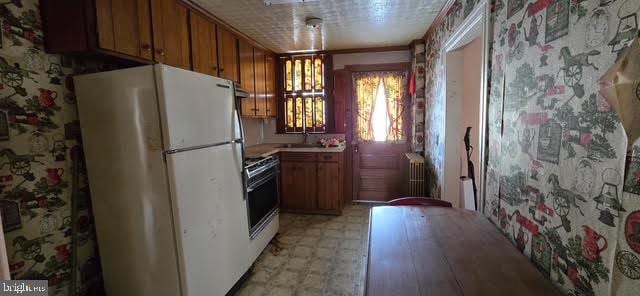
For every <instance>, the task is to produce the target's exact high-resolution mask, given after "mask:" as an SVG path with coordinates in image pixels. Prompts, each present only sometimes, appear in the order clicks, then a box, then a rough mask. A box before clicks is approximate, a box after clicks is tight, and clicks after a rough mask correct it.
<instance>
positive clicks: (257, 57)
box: [253, 48, 267, 117]
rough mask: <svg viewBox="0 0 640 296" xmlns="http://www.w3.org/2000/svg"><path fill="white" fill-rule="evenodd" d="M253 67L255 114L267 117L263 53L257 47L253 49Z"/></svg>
mask: <svg viewBox="0 0 640 296" xmlns="http://www.w3.org/2000/svg"><path fill="white" fill-rule="evenodd" d="M253 59H254V64H253V66H254V67H253V68H254V71H255V89H256V108H255V109H256V116H257V117H267V99H266V97H267V94H266V92H267V86H266V76H265V70H266V69H265V54H264V51H263V50H261V49H259V48H254V49H253Z"/></svg>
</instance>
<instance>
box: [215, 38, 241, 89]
mask: <svg viewBox="0 0 640 296" xmlns="http://www.w3.org/2000/svg"><path fill="white" fill-rule="evenodd" d="M218 59H219V60H220V77H222V78H224V79H229V80H231V81H233V82H235V83H240V76H239V75H238V38H236V35H233V33H231V32H230V31H229V30H227V29H225V28H223V27H222V26H218Z"/></svg>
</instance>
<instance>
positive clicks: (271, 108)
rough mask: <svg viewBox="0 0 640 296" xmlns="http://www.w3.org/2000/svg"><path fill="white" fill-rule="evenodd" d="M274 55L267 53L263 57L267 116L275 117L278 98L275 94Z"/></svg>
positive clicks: (275, 73)
mask: <svg viewBox="0 0 640 296" xmlns="http://www.w3.org/2000/svg"><path fill="white" fill-rule="evenodd" d="M276 75H278V74H277V72H276V57H275V55H272V54H267V56H266V57H265V84H266V85H265V86H266V100H267V117H276V115H278V99H277V96H276V89H277V88H276V85H277V82H276V81H277V76H276Z"/></svg>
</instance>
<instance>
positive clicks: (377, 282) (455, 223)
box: [366, 206, 562, 296]
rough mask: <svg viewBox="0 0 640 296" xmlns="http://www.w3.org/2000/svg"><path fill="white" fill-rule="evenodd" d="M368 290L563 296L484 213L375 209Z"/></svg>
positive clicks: (370, 292)
mask: <svg viewBox="0 0 640 296" xmlns="http://www.w3.org/2000/svg"><path fill="white" fill-rule="evenodd" d="M369 221H370V225H369V262H368V266H367V286H366V295H372V296H373V295H385V296H386V295H403V296H411V295H434V296H436V295H437V296H445V295H490V296H495V295H510V296H511V295H514V296H525V295H562V294H561V293H560V292H559V290H557V289H556V288H555V287H554V286H553V284H552V283H551V282H550V281H549V280H547V279H546V278H545V277H544V276H543V275H542V274H541V273H540V272H539V271H538V270H537V269H536V268H535V267H534V266H533V264H532V263H531V262H530V261H529V259H527V258H526V257H525V256H524V255H523V254H521V253H520V252H519V251H518V250H517V249H516V248H515V246H513V245H512V244H511V242H509V240H508V239H507V238H506V237H505V236H504V235H503V234H501V233H500V232H499V231H498V229H496V227H495V226H494V225H493V224H492V223H491V222H490V221H489V220H488V219H487V218H485V217H483V216H482V215H481V214H479V213H476V212H473V211H468V210H463V209H455V208H441V207H419V206H396V207H391V206H381V207H374V208H372V209H371V219H370V220H369Z"/></svg>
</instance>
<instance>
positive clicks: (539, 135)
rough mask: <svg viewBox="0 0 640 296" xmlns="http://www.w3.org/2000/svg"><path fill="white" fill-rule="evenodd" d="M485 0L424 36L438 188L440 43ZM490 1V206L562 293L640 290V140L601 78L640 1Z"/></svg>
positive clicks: (473, 0)
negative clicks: (632, 139) (632, 137)
mask: <svg viewBox="0 0 640 296" xmlns="http://www.w3.org/2000/svg"><path fill="white" fill-rule="evenodd" d="M479 2H480V1H479V0H458V1H456V2H455V3H454V5H453V6H452V7H451V9H450V10H449V11H448V14H447V17H446V18H445V20H444V22H443V23H442V24H440V25H439V27H438V28H437V29H436V30H435V31H434V32H433V33H432V34H430V35H429V36H427V37H426V40H425V45H426V46H425V52H424V54H425V56H426V64H425V72H426V73H425V105H426V106H425V108H424V109H425V110H426V111H425V112H426V114H425V128H424V131H425V139H424V141H425V144H424V145H425V159H426V161H427V162H429V167H432V168H433V174H434V175H435V176H434V178H433V179H432V180H431V184H430V185H431V188H430V191H431V192H432V194H433V196H438V195H439V192H440V187H439V184H442V180H443V179H442V178H443V176H442V172H443V170H442V166H443V149H444V139H443V138H442V136H441V135H442V131H444V117H443V110H444V104H445V101H444V100H445V98H444V94H443V93H442V91H441V90H442V86H443V83H444V81H443V80H444V76H443V73H444V72H443V71H444V69H443V65H442V59H441V57H442V56H443V50H444V43H445V42H446V40H447V38H448V36H450V35H451V34H452V33H453V32H455V30H456V29H457V26H458V25H459V24H460V23H461V22H462V20H464V18H465V17H466V16H467V15H468V14H469V13H470V12H471V11H473V9H474V8H475V7H476V6H477V4H478V3H479ZM489 5H491V25H490V26H491V27H492V30H493V36H491V37H490V39H489V40H490V46H491V48H490V57H491V61H490V70H489V76H490V80H489V106H488V124H489V126H488V128H489V134H488V137H489V144H488V155H487V157H488V159H487V162H488V163H487V176H486V186H485V188H486V198H485V204H484V208H483V209H484V214H485V215H487V216H488V217H489V219H491V220H492V221H493V222H494V223H495V224H496V226H497V227H498V228H499V229H500V230H501V231H502V232H503V233H504V234H505V235H506V236H507V237H509V238H510V239H511V240H512V241H513V243H514V245H515V246H516V247H517V248H518V249H519V250H520V251H521V252H523V253H524V254H525V255H526V256H528V257H530V259H531V261H532V262H533V264H534V265H535V266H536V267H537V268H538V269H539V270H540V271H541V272H542V273H543V274H544V275H545V276H546V277H547V278H549V279H550V280H551V281H552V282H553V283H555V284H556V285H557V286H558V287H559V288H560V289H561V290H562V291H564V292H565V293H566V294H568V295H637V294H638V291H639V290H640V141H638V142H636V143H635V145H634V143H628V141H627V135H626V134H625V130H624V128H623V126H622V124H621V121H620V117H619V116H618V113H617V112H616V111H615V110H614V109H613V108H612V106H611V105H610V104H609V103H608V101H607V100H606V99H605V98H604V97H603V95H602V88H603V87H604V85H605V84H606V83H603V82H602V81H601V80H600V77H602V76H603V74H604V73H605V72H607V70H608V69H609V68H611V67H612V66H613V65H614V64H615V63H616V61H617V60H618V59H619V58H621V57H622V56H623V53H624V52H625V50H626V49H627V48H628V47H629V46H630V45H631V43H632V42H633V40H634V39H636V38H637V36H638V21H640V19H639V17H638V13H639V11H640V1H638V0H489ZM415 50H416V48H414V51H415ZM417 54H420V53H419V52H418V53H414V55H417ZM636 58H637V57H636ZM414 66H416V65H414ZM417 66H419V65H417ZM636 79H637V80H636V81H635V84H636V87H637V89H638V90H640V85H638V84H639V83H640V77H637V78H636ZM636 95H637V97H636V98H635V99H637V100H640V91H638V92H637V93H636ZM637 115H638V116H640V114H637Z"/></svg>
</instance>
